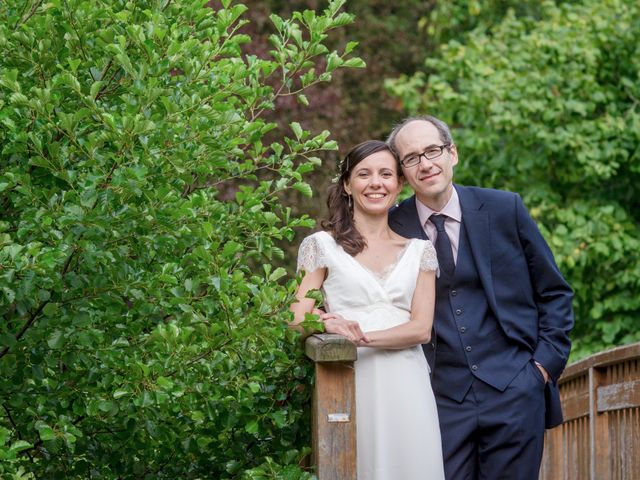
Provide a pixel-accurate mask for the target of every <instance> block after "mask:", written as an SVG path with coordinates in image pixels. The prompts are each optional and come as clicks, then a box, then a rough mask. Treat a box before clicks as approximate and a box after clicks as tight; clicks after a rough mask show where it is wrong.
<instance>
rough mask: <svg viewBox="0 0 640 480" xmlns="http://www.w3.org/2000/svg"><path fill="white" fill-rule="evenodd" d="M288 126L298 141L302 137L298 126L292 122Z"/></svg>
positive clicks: (301, 131)
mask: <svg viewBox="0 0 640 480" xmlns="http://www.w3.org/2000/svg"><path fill="white" fill-rule="evenodd" d="M289 126H290V127H291V130H293V134H294V135H295V136H296V138H297V139H298V140H300V139H301V138H302V135H303V130H302V127H301V126H300V124H299V123H298V122H292V123H290V124H289Z"/></svg>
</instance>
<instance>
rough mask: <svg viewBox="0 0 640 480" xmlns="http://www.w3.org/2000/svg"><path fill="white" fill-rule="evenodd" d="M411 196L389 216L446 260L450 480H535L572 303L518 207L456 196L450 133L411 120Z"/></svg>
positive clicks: (405, 164) (437, 371) (441, 376)
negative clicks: (412, 191)
mask: <svg viewBox="0 0 640 480" xmlns="http://www.w3.org/2000/svg"><path fill="white" fill-rule="evenodd" d="M388 143H389V145H390V146H391V148H392V150H393V151H394V152H395V153H397V155H398V157H399V159H400V162H401V165H402V171H403V173H404V176H405V178H406V179H407V181H408V182H409V184H410V185H411V186H412V187H413V189H414V190H415V195H414V196H413V197H411V198H409V199H407V200H405V201H404V202H402V203H401V204H400V205H398V206H397V207H395V208H393V209H392V210H391V212H390V216H389V225H390V226H391V228H393V230H395V231H396V232H397V233H399V234H400V235H403V236H405V237H418V238H424V239H426V238H429V239H430V240H431V241H432V242H433V243H434V245H435V246H436V250H437V252H438V262H439V265H440V273H439V276H438V279H437V281H436V307H435V308H436V313H435V336H434V338H435V342H432V343H430V344H426V345H423V348H424V351H425V355H426V356H427V359H428V360H429V362H430V364H431V365H432V367H433V373H432V375H433V378H432V385H433V389H434V391H435V394H436V400H437V403H438V415H439V417H440V430H441V432H442V443H443V455H444V462H445V473H446V476H447V478H448V479H452V480H458V479H480V478H482V479H491V480H494V479H499V478H503V479H509V480H513V479H531V480H533V479H537V478H538V472H539V468H540V461H541V458H542V447H543V440H544V428H545V426H546V427H547V428H549V427H551V426H555V425H557V424H559V423H560V422H561V421H562V413H561V411H560V399H559V394H558V390H557V387H556V384H555V382H556V380H557V379H558V377H559V376H560V374H561V373H562V370H563V369H564V366H565V364H566V361H567V357H568V355H569V350H570V347H571V343H570V341H569V337H568V334H569V331H570V330H571V328H572V326H573V313H572V307H571V300H572V298H573V292H572V291H571V288H570V287H569V286H568V285H567V283H566V282H565V280H564V279H563V278H562V275H561V274H560V272H559V270H558V267H557V265H556V263H555V261H554V259H553V255H552V253H551V250H550V249H549V247H548V245H547V243H546V242H545V241H544V239H543V237H542V235H541V234H540V232H539V230H538V228H537V227H536V225H535V223H534V222H533V220H532V219H531V217H530V216H529V214H528V213H527V210H526V209H525V207H524V205H523V203H522V200H521V198H520V196H519V195H517V194H515V193H511V192H505V191H499V190H490V189H484V188H478V187H463V186H460V185H454V184H453V167H454V166H455V165H456V164H457V163H458V152H457V149H456V146H455V144H454V143H453V139H452V138H451V133H450V131H449V128H448V127H447V125H446V124H445V123H444V122H442V121H440V120H438V119H437V118H434V117H430V116H424V117H414V118H409V119H407V120H405V121H403V122H402V123H401V124H400V125H398V126H397V127H396V128H395V129H394V130H393V132H392V133H391V135H390V136H389V140H388Z"/></svg>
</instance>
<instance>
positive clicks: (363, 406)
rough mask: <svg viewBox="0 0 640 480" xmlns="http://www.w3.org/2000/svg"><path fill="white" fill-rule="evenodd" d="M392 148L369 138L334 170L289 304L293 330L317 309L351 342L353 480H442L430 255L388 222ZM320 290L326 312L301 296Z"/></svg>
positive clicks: (395, 173) (396, 187)
mask: <svg viewBox="0 0 640 480" xmlns="http://www.w3.org/2000/svg"><path fill="white" fill-rule="evenodd" d="M400 172H401V170H400V166H399V164H398V162H397V159H396V158H395V157H394V155H393V154H392V153H391V151H390V150H389V147H388V146H387V145H386V144H385V143H384V142H380V141H377V140H369V141H366V142H363V143H361V144H359V145H357V146H356V147H354V148H353V149H352V150H351V151H350V152H349V154H348V155H347V156H346V157H345V159H344V161H343V162H342V164H341V167H340V178H339V179H338V181H337V182H336V184H335V185H333V186H332V188H331V190H330V194H329V199H328V202H327V204H328V206H329V220H328V221H327V222H325V223H323V227H324V229H325V231H322V232H317V233H315V234H313V235H310V236H309V237H307V238H305V239H304V240H303V241H302V243H301V245H300V251H299V255H298V269H299V270H304V272H305V275H304V277H303V278H302V281H301V283H300V286H299V287H298V292H297V294H296V296H297V299H298V301H297V303H294V304H293V305H292V307H291V308H292V310H293V312H294V314H295V319H294V322H293V323H294V325H298V324H299V323H300V322H301V321H303V320H304V316H305V313H310V312H314V313H320V319H321V320H322V321H323V322H324V326H325V331H326V332H328V333H338V334H340V335H344V336H345V337H347V338H348V339H350V340H351V341H353V342H354V343H355V344H356V345H357V346H358V360H357V361H356V367H355V368H356V412H357V442H358V451H357V457H358V479H359V480H395V479H403V480H413V479H415V480H418V479H420V480H424V479H441V478H444V473H443V467H442V450H441V442H440V430H439V426H438V416H437V411H436V405H435V400H434V396H433V392H432V390H431V384H430V381H429V367H428V365H427V362H426V360H425V357H424V355H423V353H422V348H421V346H420V344H422V343H425V342H428V341H429V337H430V334H431V327H432V324H433V311H434V303H435V275H436V269H437V265H438V264H437V260H436V252H435V249H434V247H433V245H432V244H431V243H430V242H428V241H425V240H419V239H413V240H409V239H406V238H403V237H400V236H399V235H397V234H396V233H394V232H393V231H392V230H391V229H390V228H389V226H388V225H387V211H388V210H389V208H390V207H391V205H393V203H394V202H395V199H396V196H397V195H398V193H399V192H400V190H401V188H402V179H401V178H400ZM318 288H321V289H322V291H323V294H324V298H325V308H327V313H324V312H321V311H319V310H317V309H316V308H315V304H314V301H313V300H312V299H309V298H305V295H306V293H307V292H308V291H309V290H311V289H318Z"/></svg>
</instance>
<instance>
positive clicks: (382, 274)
mask: <svg viewBox="0 0 640 480" xmlns="http://www.w3.org/2000/svg"><path fill="white" fill-rule="evenodd" d="M324 233H326V234H327V235H329V237H330V238H331V240H333V243H334V244H335V245H336V246H337V247H338V248H339V249H340V250H341V251H342V253H344V254H345V255H346V256H347V257H349V258H350V259H351V260H353V262H355V263H356V265H358V266H359V267H360V268H361V269H362V270H363V271H365V272H366V273H368V274H369V275H370V276H372V277H373V278H375V279H376V280H378V281H379V282H384V281H386V280H387V279H388V278H389V277H390V276H391V274H392V273H393V272H395V271H396V268H397V267H398V265H399V264H400V262H401V260H402V259H403V258H404V257H405V255H406V254H407V252H408V251H409V247H410V246H411V244H412V243H413V241H414V240H416V239H415V238H408V239H407V241H406V242H405V245H404V247H402V249H401V250H400V251H399V252H398V254H397V256H396V260H395V261H393V262H391V263H390V264H389V265H386V266H385V267H384V268H383V269H382V270H380V271H379V272H377V271H375V270H371V269H370V268H369V267H367V266H365V265H364V264H362V263H360V262H359V261H358V260H357V259H356V258H355V257H354V256H353V255H351V254H349V253H347V252H346V251H345V250H344V248H342V245H339V244H338V242H336V240H335V238H333V235H331V234H330V233H329V232H324Z"/></svg>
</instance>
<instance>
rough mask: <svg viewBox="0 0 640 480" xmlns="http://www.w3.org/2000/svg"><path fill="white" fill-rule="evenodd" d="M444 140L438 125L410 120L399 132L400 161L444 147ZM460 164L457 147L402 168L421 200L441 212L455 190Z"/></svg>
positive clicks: (397, 144)
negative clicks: (457, 170) (454, 169)
mask: <svg viewBox="0 0 640 480" xmlns="http://www.w3.org/2000/svg"><path fill="white" fill-rule="evenodd" d="M443 143H444V142H443V141H442V139H441V138H440V134H439V132H438V130H437V129H436V127H435V126H434V125H433V124H432V123H430V122H427V121H425V120H416V121H413V122H410V123H408V124H407V125H405V126H404V127H402V129H401V130H400V131H399V132H398V134H397V135H396V140H395V144H396V149H397V151H398V155H399V156H400V160H401V161H402V160H403V159H405V158H407V157H410V156H411V155H415V154H419V153H422V152H424V151H425V150H428V149H429V147H433V146H440V145H442V144H443ZM457 163H458V152H457V151H456V146H455V145H451V147H450V148H448V149H447V148H445V149H444V151H443V153H442V155H441V156H439V157H438V158H434V159H433V160H427V159H426V158H424V157H422V158H421V160H420V163H419V164H417V165H414V166H413V167H404V166H403V167H402V172H403V174H404V176H405V178H406V179H407V182H409V185H411V187H412V188H413V189H414V190H415V192H416V196H417V197H418V200H420V201H421V202H422V203H424V204H425V205H427V206H428V207H430V208H431V209H433V210H435V211H440V210H441V209H442V208H443V207H444V206H445V205H446V204H447V202H448V201H449V199H450V198H451V193H452V192H453V167H454V166H455V165H456V164H457Z"/></svg>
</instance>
